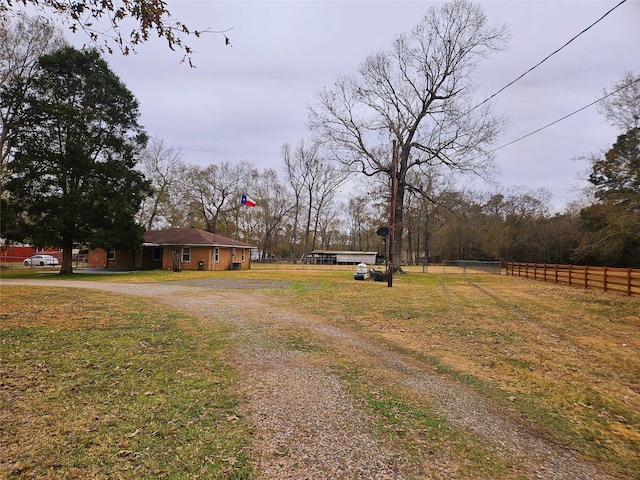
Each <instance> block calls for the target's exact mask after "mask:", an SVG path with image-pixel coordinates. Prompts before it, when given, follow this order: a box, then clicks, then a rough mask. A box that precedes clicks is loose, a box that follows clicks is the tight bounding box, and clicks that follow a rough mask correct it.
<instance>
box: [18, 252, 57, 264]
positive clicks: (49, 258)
mask: <svg viewBox="0 0 640 480" xmlns="http://www.w3.org/2000/svg"><path fill="white" fill-rule="evenodd" d="M23 263H24V266H25V267H44V266H45V265H49V266H55V265H58V259H57V258H56V257H54V256H53V255H43V254H36V255H31V256H30V257H29V258H25V259H24V262H23Z"/></svg>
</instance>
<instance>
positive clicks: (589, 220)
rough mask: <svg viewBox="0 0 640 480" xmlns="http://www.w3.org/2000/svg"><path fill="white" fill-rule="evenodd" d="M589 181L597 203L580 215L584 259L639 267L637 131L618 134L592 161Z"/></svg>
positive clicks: (639, 156)
mask: <svg viewBox="0 0 640 480" xmlns="http://www.w3.org/2000/svg"><path fill="white" fill-rule="evenodd" d="M589 181H590V182H591V183H592V184H593V185H595V187H596V194H595V196H596V198H597V199H598V203H596V204H594V205H592V206H590V207H587V208H585V209H583V210H582V212H581V219H582V222H583V227H584V229H585V231H586V232H587V235H586V237H585V238H584V239H583V245H582V249H581V250H582V252H583V254H584V256H585V259H586V260H587V261H590V263H599V264H608V265H611V266H622V267H627V266H629V267H634V266H640V128H632V129H631V130H629V131H628V132H627V133H626V134H624V135H620V136H619V137H618V141H617V142H616V143H615V144H614V145H613V147H612V148H611V149H610V150H609V151H608V152H607V153H606V154H605V156H604V158H601V159H598V160H595V161H594V162H593V168H592V173H591V175H590V176H589Z"/></svg>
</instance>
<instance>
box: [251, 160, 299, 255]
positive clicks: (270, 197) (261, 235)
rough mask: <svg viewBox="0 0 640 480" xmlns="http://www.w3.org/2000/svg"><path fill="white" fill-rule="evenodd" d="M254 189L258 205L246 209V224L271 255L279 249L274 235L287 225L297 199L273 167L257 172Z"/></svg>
mask: <svg viewBox="0 0 640 480" xmlns="http://www.w3.org/2000/svg"><path fill="white" fill-rule="evenodd" d="M252 191H253V192H254V193H253V195H254V196H255V200H256V203H257V207H255V208H247V209H245V210H244V212H245V217H246V218H245V224H247V225H248V226H249V228H250V230H251V231H252V236H253V237H254V238H255V239H256V240H258V241H259V242H260V247H261V255H262V258H267V257H268V256H269V255H270V254H272V253H273V250H274V248H275V245H274V238H275V237H277V236H278V235H277V232H278V230H279V229H280V228H283V227H284V222H285V221H286V219H287V217H288V215H289V214H290V213H291V211H292V210H293V202H292V201H291V194H290V192H289V190H288V189H287V187H286V185H285V184H283V183H282V182H280V180H278V175H277V173H276V172H275V170H273V169H266V170H264V172H262V173H260V174H258V173H257V172H255V175H254V177H253V181H252Z"/></svg>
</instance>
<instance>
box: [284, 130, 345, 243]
mask: <svg viewBox="0 0 640 480" xmlns="http://www.w3.org/2000/svg"><path fill="white" fill-rule="evenodd" d="M285 152H286V153H287V155H286V157H285V165H286V168H287V178H288V180H289V183H290V184H291V185H292V187H293V188H294V192H297V196H298V197H299V198H300V201H299V202H298V203H297V205H298V212H299V210H300V206H301V201H302V200H301V198H302V196H303V195H304V197H305V200H304V201H305V202H306V204H305V205H304V206H305V208H306V213H307V218H306V222H305V228H304V253H305V254H308V253H309V252H310V251H311V250H313V248H314V245H315V239H316V235H317V232H318V223H319V220H320V216H321V215H322V214H323V210H324V209H325V208H328V207H329V206H330V203H331V201H332V200H333V197H334V195H335V192H336V191H337V189H338V188H339V187H340V186H341V185H342V184H343V183H344V182H345V181H346V180H347V179H348V177H349V173H348V172H347V171H346V170H341V169H339V168H337V166H336V165H335V164H334V162H333V161H332V160H330V159H327V158H326V157H325V156H323V154H322V151H321V149H320V148H319V144H318V143H312V144H311V145H310V146H305V143H304V141H303V140H301V141H300V143H298V146H297V147H296V148H295V150H294V152H293V154H291V152H290V147H288V146H287V149H286V151H285Z"/></svg>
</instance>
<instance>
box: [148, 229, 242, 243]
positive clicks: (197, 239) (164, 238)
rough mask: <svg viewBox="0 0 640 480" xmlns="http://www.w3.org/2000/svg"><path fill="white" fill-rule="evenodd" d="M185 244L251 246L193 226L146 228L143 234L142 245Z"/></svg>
mask: <svg viewBox="0 0 640 480" xmlns="http://www.w3.org/2000/svg"><path fill="white" fill-rule="evenodd" d="M162 245H185V246H212V247H241V248H253V247H252V246H251V245H249V244H248V243H245V242H241V241H239V240H234V239H232V238H228V237H225V236H222V235H219V234H217V233H211V232H206V231H204V230H200V229H197V228H194V227H191V228H167V229H165V230H148V231H147V232H146V233H145V234H144V246H146V247H151V246H162Z"/></svg>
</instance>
